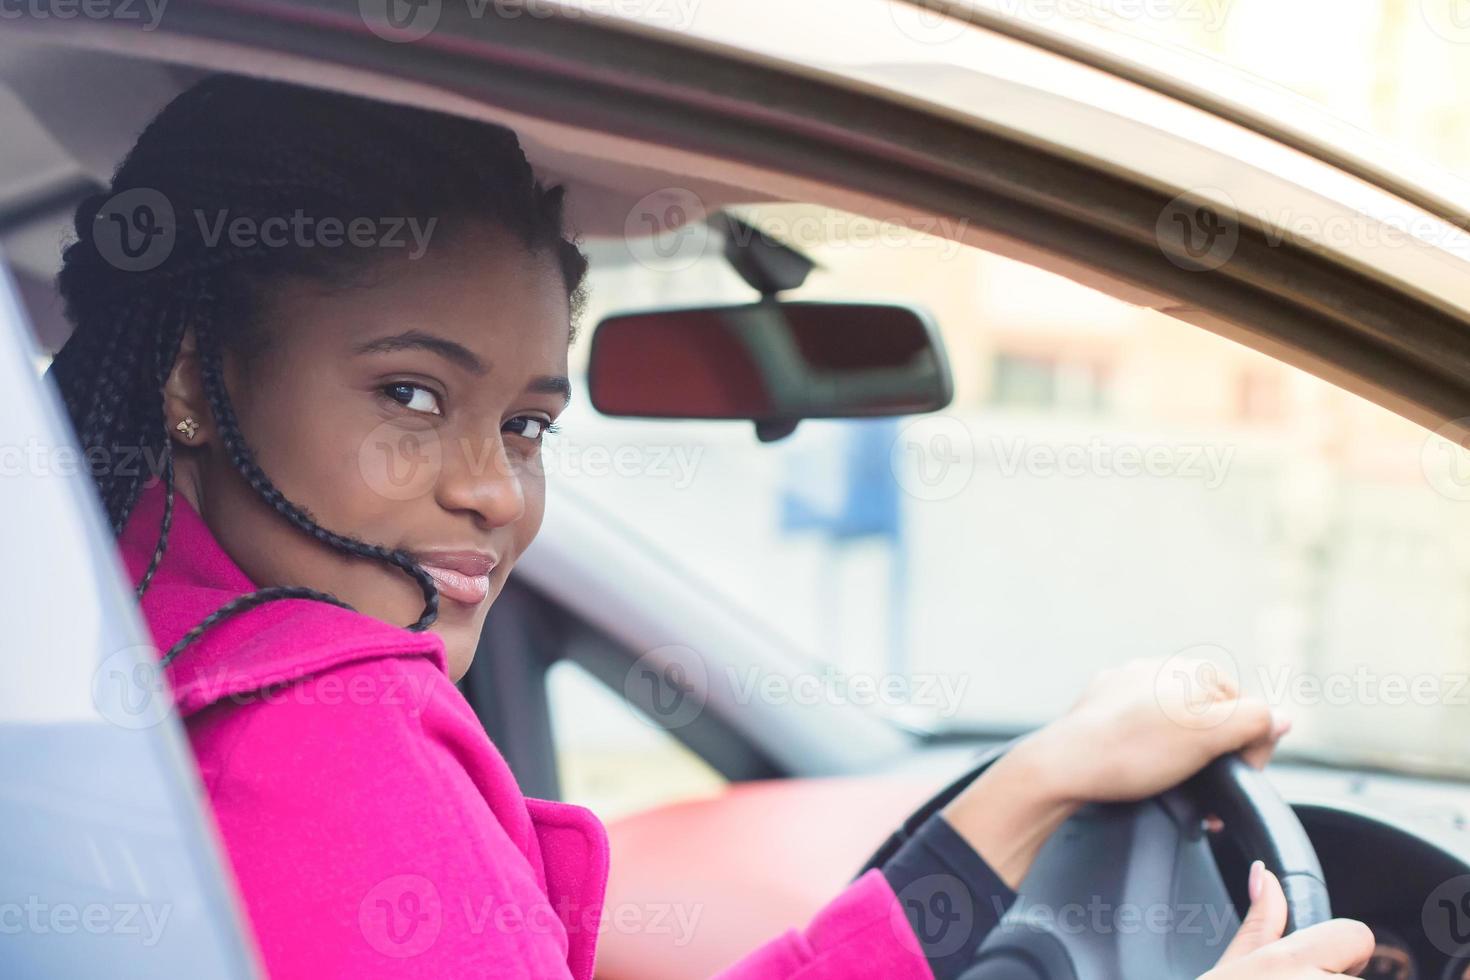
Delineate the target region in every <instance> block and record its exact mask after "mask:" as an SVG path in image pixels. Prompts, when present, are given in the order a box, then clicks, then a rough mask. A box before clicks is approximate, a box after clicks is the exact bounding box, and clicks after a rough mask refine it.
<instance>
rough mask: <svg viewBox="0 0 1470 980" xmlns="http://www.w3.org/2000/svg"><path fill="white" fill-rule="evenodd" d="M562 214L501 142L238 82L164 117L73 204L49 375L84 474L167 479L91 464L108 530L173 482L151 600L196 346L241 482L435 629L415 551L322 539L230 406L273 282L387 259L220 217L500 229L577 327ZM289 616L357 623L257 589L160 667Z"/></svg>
mask: <svg viewBox="0 0 1470 980" xmlns="http://www.w3.org/2000/svg"><path fill="white" fill-rule="evenodd" d="M562 212H563V188H561V187H559V186H558V187H552V188H546V187H543V186H542V185H541V184H540V183H539V182H538V181H537V180H536V178H535V175H534V174H533V173H532V170H531V166H530V164H529V162H528V161H527V160H526V156H525V154H524V152H523V151H522V150H521V147H520V143H519V141H518V140H517V138H516V135H515V133H513V132H512V131H510V130H508V129H505V128H503V127H500V126H491V125H486V124H483V123H477V122H473V121H470V120H466V119H461V118H459V117H456V116H450V115H445V114H442V113H434V112H427V111H424V110H419V109H411V108H405V107H399V106H391V105H386V104H383V103H378V102H373V101H370V100H367V99H362V98H358V97H354V96H348V95H341V94H336V93H328V92H322V91H318V90H314V89H307V88H302V87H299V86H295V85H288V84H285V83H280V82H268V81H261V80H256V79H247V78H242V77H237V76H228V75H219V76H213V77H211V78H208V79H206V80H204V81H202V82H200V83H199V84H197V85H195V86H194V87H192V88H190V89H189V90H188V91H186V92H184V93H183V94H181V95H180V96H178V97H177V98H176V99H174V100H173V101H172V102H171V103H169V105H168V106H167V107H165V108H164V110H163V111H162V112H161V113H159V115H158V116H157V117H156V118H155V119H154V120H153V121H152V122H151V123H150V124H149V125H148V126H147V128H146V129H144V131H143V133H142V134H141V135H140V136H139V137H138V141H137V143H136V144H135V145H134V146H133V148H132V150H131V151H130V152H129V153H128V155H127V157H126V159H124V161H123V162H122V164H121V166H120V167H119V168H118V170H117V172H116V174H115V175H114V176H113V179H112V185H111V187H110V188H109V189H108V190H107V191H105V192H103V193H100V194H96V195H93V196H91V197H88V198H87V199H86V200H84V201H82V202H81V204H80V205H79V206H78V207H77V210H76V214H75V220H74V224H75V229H76V240H75V241H74V242H72V243H71V244H69V245H68V246H67V247H66V248H65V250H64V252H63V255H62V269H61V273H60V275H59V276H58V279H57V285H58V289H59V291H60V293H61V296H62V298H63V300H64V302H65V306H66V315H67V318H68V319H69V320H70V321H71V323H72V326H73V328H74V329H73V332H72V335H71V336H70V338H69V339H68V340H67V342H66V344H65V345H64V346H63V347H62V348H61V350H60V351H59V352H58V353H57V355H56V357H55V359H54V360H53V362H52V366H51V369H50V373H51V375H52V377H53V379H54V381H55V383H56V385H57V387H58V388H59V390H60V392H61V395H62V399H63V401H64V402H65V405H66V409H67V412H68V414H69V415H70V417H71V420H72V423H73V425H74V426H75V428H76V432H77V437H78V439H79V441H80V442H81V446H82V449H83V450H84V453H85V454H86V458H88V459H89V460H93V459H96V458H101V459H112V458H116V457H117V456H118V454H119V453H121V452H125V451H128V452H132V453H136V454H137V455H141V457H142V458H143V459H146V460H150V461H152V463H153V464H154V465H152V466H150V467H146V468H139V467H129V468H128V469H127V471H126V472H123V469H122V468H121V467H113V466H96V465H94V466H93V467H92V472H93V478H94V480H95V482H96V485H97V491H98V493H99V494H100V496H101V499H102V504H103V507H104V508H105V510H106V513H107V516H108V519H109V521H110V522H111V525H112V530H113V533H114V534H115V535H116V534H121V532H122V529H123V527H124V526H125V525H126V524H127V521H128V517H129V515H130V514H131V512H132V510H133V507H134V505H135V504H136V502H137V499H138V495H139V493H140V492H141V490H142V488H143V486H144V483H145V480H146V479H147V477H148V476H149V475H150V472H149V471H150V470H152V471H156V473H157V475H158V476H159V478H160V479H161V481H162V483H163V485H164V488H165V496H164V509H163V517H162V520H161V521H160V527H159V535H158V543H157V546H156V547H155V549H154V553H153V557H152V559H151V561H150V562H149V564H148V568H147V570H146V571H145V573H144V575H143V577H142V579H141V580H140V582H139V584H138V587H137V593H138V597H139V598H142V596H143V594H144V593H145V592H146V591H147V589H148V586H149V584H150V583H151V582H152V580H153V576H154V573H155V572H156V571H157V570H158V566H159V564H160V562H161V561H162V560H163V555H164V553H165V551H166V549H167V547H168V536H169V528H170V525H171V523H172V519H173V507H174V466H173V455H172V443H171V439H170V434H169V432H168V427H167V422H166V416H165V411H164V384H165V382H166V380H167V379H168V377H169V375H170V373H171V371H172V369H173V366H174V361H175V359H176V358H177V356H178V354H179V350H180V347H181V345H182V341H183V337H184V333H185V331H186V329H192V330H193V332H194V336H195V339H196V343H197V346H198V354H199V361H200V374H201V378H202V381H203V387H204V394H205V398H206V400H207V402H208V404H209V409H210V412H211V413H212V415H213V417H214V422H215V425H216V427H217V429H218V431H219V433H220V437H221V443H222V446H223V449H224V451H225V452H226V453H227V454H228V457H229V459H230V461H231V462H232V464H233V465H234V467H235V468H236V470H238V471H239V473H240V475H241V476H242V477H243V478H244V480H245V481H246V482H247V483H248V484H249V485H250V486H251V487H252V488H253V489H254V490H255V492H256V493H258V494H259V495H260V497H261V498H262V499H263V500H265V502H266V503H268V504H269V505H270V506H271V507H272V508H273V509H274V510H275V511H276V513H278V514H280V515H281V517H282V518H283V519H284V520H286V521H287V522H288V523H290V524H291V525H292V526H293V527H295V528H297V529H298V530H300V531H302V532H303V533H305V534H308V535H311V536H312V537H313V538H315V539H316V540H318V541H321V542H322V543H324V544H326V545H328V546H330V547H332V548H335V549H337V550H339V551H342V552H345V553H347V554H349V555H353V556H357V557H363V558H370V559H374V560H376V561H380V562H382V563H384V564H385V565H388V566H390V567H393V568H396V569H398V570H400V571H402V572H403V573H404V574H406V575H408V576H409V577H410V578H411V579H412V580H413V581H414V582H415V583H416V584H417V585H418V586H419V588H420V589H421V590H422V592H423V596H424V609H423V612H422V614H421V615H420V616H419V618H418V620H417V621H416V622H414V623H413V624H412V625H410V626H409V627H408V628H409V629H412V630H423V629H427V628H428V627H429V626H430V625H431V624H432V623H433V622H434V620H435V619H436V617H437V615H438V603H439V594H438V590H437V588H436V587H435V585H434V581H433V579H432V578H431V577H430V576H429V575H428V573H427V572H425V571H424V570H423V569H422V568H421V567H419V565H418V564H417V563H416V562H415V561H414V560H413V559H412V558H411V557H410V556H409V555H408V554H407V553H406V552H404V551H401V550H398V549H390V548H385V547H382V546H380V545H375V544H371V543H369V542H366V541H361V540H358V539H356V538H354V537H351V536H350V535H346V534H340V533H337V532H334V531H331V530H328V529H327V528H324V527H322V526H321V525H319V524H318V523H317V522H316V520H315V519H314V518H313V517H312V516H311V514H310V512H308V511H307V509H306V508H304V507H302V506H300V505H299V504H296V503H294V502H292V501H291V500H288V499H287V498H286V496H285V495H284V494H283V493H281V491H280V490H279V489H277V488H276V486H275V484H274V483H273V482H272V481H271V479H270V477H269V476H268V475H267V474H266V473H265V472H264V471H263V470H262V469H261V468H260V466H259V465H258V464H257V463H256V461H255V456H254V454H253V453H252V452H251V449H250V446H249V444H248V443H247V442H246V440H245V437H244V436H243V435H242V434H241V432H240V427H239V422H238V420H237V418H236V416H235V412H234V409H233V407H232V405H231V402H230V398H229V393H228V392H227V391H226V389H225V382H224V371H223V361H222V358H223V355H224V353H225V352H226V351H229V352H231V353H233V354H238V355H239V356H242V357H248V356H249V355H250V353H251V352H252V351H256V350H259V349H260V347H261V346H262V345H264V344H267V343H269V342H270V338H269V336H268V335H267V332H266V331H265V330H264V329H263V324H262V322H261V321H262V319H263V317H262V314H261V311H262V310H263V308H264V299H265V297H266V296H267V294H268V292H269V290H270V289H271V286H272V284H273V283H277V282H279V281H280V280H282V279H283V278H284V277H286V276H292V277H308V278H313V279H317V280H322V281H328V282H343V281H347V280H349V279H350V277H351V276H352V275H353V274H354V273H358V272H361V271H363V270H364V269H365V268H366V267H367V266H368V265H369V264H370V263H371V262H372V261H373V260H374V258H375V257H379V256H380V255H381V252H379V251H377V250H374V249H372V248H369V247H364V246H363V245H362V244H360V243H357V242H356V241H355V240H353V239H351V238H348V239H345V240H343V241H342V242H341V244H340V246H339V247H332V248H326V247H323V246H322V245H321V243H303V242H300V241H296V242H285V243H284V244H283V243H282V242H281V241H268V240H267V239H266V236H263V235H262V236H258V237H256V238H254V239H253V240H246V241H241V240H240V236H233V237H231V236H225V235H221V234H220V233H219V232H220V230H221V228H222V227H223V226H222V224H221V223H220V222H218V221H216V220H215V218H214V216H221V217H222V218H223V220H224V221H226V222H234V221H235V220H236V219H240V218H243V219H246V220H247V221H249V222H253V227H255V228H257V229H259V228H261V227H263V223H264V222H266V221H268V220H274V221H276V222H277V223H278V227H279V222H281V221H291V220H293V219H295V220H298V221H299V220H300V219H301V218H302V217H303V216H304V217H306V218H308V219H310V220H313V221H316V222H321V221H322V220H323V219H336V220H338V221H340V222H342V223H343V225H344V226H345V225H346V223H348V222H351V221H352V220H353V219H355V218H362V217H374V218H377V217H388V216H394V217H395V218H397V219H400V220H401V219H413V218H420V217H421V218H429V217H430V216H432V220H433V221H434V222H435V224H434V225H432V226H431V227H433V228H434V230H435V233H436V234H439V235H442V234H445V233H447V232H449V231H452V230H453V228H455V227H459V226H463V225H466V224H471V223H480V224H484V223H489V224H490V225H492V226H494V227H497V228H499V229H502V230H504V231H507V232H509V233H510V234H511V235H512V236H514V237H515V238H516V239H517V240H518V241H519V242H520V243H521V244H522V245H524V246H525V247H526V248H527V249H528V250H532V251H544V252H547V253H549V254H551V255H552V256H553V257H554V258H555V259H556V260H557V262H558V264H559V266H560V269H561V272H562V276H563V278H564V280H565V282H566V287H567V291H568V295H569V296H570V297H571V299H572V309H573V320H575V318H576V312H577V310H578V308H579V306H580V300H581V294H582V283H583V279H584V277H585V275H586V271H587V260H586V258H585V257H584V256H583V255H582V253H581V251H580V249H579V248H578V247H577V245H576V243H575V241H574V240H572V239H570V238H568V237H566V235H565V232H564V230H563V214H562ZM196 219H197V220H196ZM446 224H449V225H450V226H451V227H450V228H449V229H446V228H445V225H446ZM130 225H131V226H132V227H130ZM132 231H141V232H144V233H145V234H144V236H143V237H142V239H141V241H142V242H143V243H145V244H146V245H147V248H146V249H142V250H140V249H138V248H136V247H129V244H130V243H131V244H132V245H134V246H136V245H137V244H138V241H139V239H135V238H132V237H130V235H131V232H132ZM569 329H570V324H569ZM279 599H313V600H317V601H320V602H328V603H332V604H334V605H338V606H342V607H344V608H350V607H348V606H347V604H346V603H345V602H343V601H342V600H340V599H338V598H337V597H335V596H333V595H331V594H329V593H326V592H320V591H317V590H315V589H311V588H307V587H304V586H275V587H271V588H264V589H259V590H257V591H254V592H250V593H247V594H245V595H242V596H239V597H237V598H235V599H234V600H232V601H230V602H228V603H226V604H224V605H223V606H221V607H220V608H219V609H217V610H215V611H214V612H213V613H211V614H210V615H209V616H208V617H207V618H206V619H205V620H204V621H203V622H201V623H199V624H198V625H197V626H195V627H194V628H193V629H191V630H190V631H189V632H188V633H186V634H185V635H184V636H183V637H182V638H181V639H180V640H179V641H178V642H177V643H175V644H174V645H173V646H172V647H170V648H169V650H168V651H167V652H166V653H165V654H164V657H163V663H164V664H165V665H166V664H168V663H169V662H171V661H172V660H173V659H174V658H175V657H177V656H178V655H179V654H180V653H181V652H183V650H184V649H186V648H187V647H188V646H189V645H190V644H192V643H193V642H194V641H195V640H197V639H198V638H199V637H200V636H201V635H203V633H204V632H205V631H206V630H208V629H209V628H210V627H212V626H213V625H214V624H216V623H218V622H220V621H221V620H224V619H227V618H229V617H231V616H235V615H238V614H240V613H242V612H244V611H246V610H248V609H252V608H254V607H256V606H259V605H261V604H262V603H266V602H271V601H275V600H279Z"/></svg>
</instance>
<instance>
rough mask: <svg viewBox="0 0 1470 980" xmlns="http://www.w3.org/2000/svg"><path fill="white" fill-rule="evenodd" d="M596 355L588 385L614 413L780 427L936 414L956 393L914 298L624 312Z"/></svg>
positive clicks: (603, 334)
mask: <svg viewBox="0 0 1470 980" xmlns="http://www.w3.org/2000/svg"><path fill="white" fill-rule="evenodd" d="M589 356H590V362H589V365H588V370H587V387H588V390H589V394H590V395H591V399H592V404H593V406H594V407H595V408H596V409H597V410H598V411H600V412H602V413H604V414H606V415H618V416H631V417H635V418H680V419H747V420H750V421H753V422H756V423H758V427H759V424H765V425H766V426H767V429H766V430H765V431H772V429H773V428H774V431H772V435H773V436H779V435H784V434H785V432H789V431H790V429H791V428H793V427H794V426H795V423H796V422H797V421H799V420H801V419H818V418H859V417H869V416H878V415H910V414H914V413H918V412H931V411H934V410H936V409H939V408H943V407H944V406H945V405H948V404H949V401H950V398H951V397H953V394H954V385H953V381H952V380H951V377H950V373H949V363H948V361H947V360H946V359H945V356H944V351H943V348H942V347H941V346H940V343H939V337H938V331H937V330H936V329H935V327H934V323H933V321H932V320H931V319H930V318H929V317H928V316H927V315H926V314H924V313H923V312H922V311H920V310H918V309H915V308H912V307H906V306H886V305H881V304H853V303H785V302H775V301H772V300H767V301H765V302H761V303H752V304H750V305H747V306H728V307H705V308H699V309H687V310H657V311H651V312H645V313H624V314H620V315H617V316H612V317H609V318H608V319H606V320H603V321H602V322H601V323H600V324H598V326H597V330H596V331H595V332H594V333H593V335H592V350H591V353H590V355H589ZM783 428H784V430H785V431H780V430H781V429H783ZM763 435H764V432H763Z"/></svg>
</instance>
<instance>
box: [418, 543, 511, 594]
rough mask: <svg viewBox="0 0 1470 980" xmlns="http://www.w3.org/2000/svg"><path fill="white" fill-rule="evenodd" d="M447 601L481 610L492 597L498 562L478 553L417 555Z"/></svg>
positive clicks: (424, 553) (461, 552)
mask: <svg viewBox="0 0 1470 980" xmlns="http://www.w3.org/2000/svg"><path fill="white" fill-rule="evenodd" d="M414 558H415V560H417V561H418V563H419V564H420V565H421V566H422V567H423V569H424V571H426V572H428V573H429V577H430V578H432V579H433V580H434V584H435V585H437V586H438V587H439V594H440V595H441V596H444V597H445V598H446V599H453V600H454V601H455V602H462V603H464V604H465V605H467V606H478V605H479V604H480V603H482V602H484V601H485V600H486V599H488V598H489V597H490V570H491V569H493V568H494V567H495V559H494V558H492V557H491V556H489V555H486V554H482V553H480V552H477V551H454V552H449V551H437V552H436V551H429V552H420V553H418V554H416V555H414Z"/></svg>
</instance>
